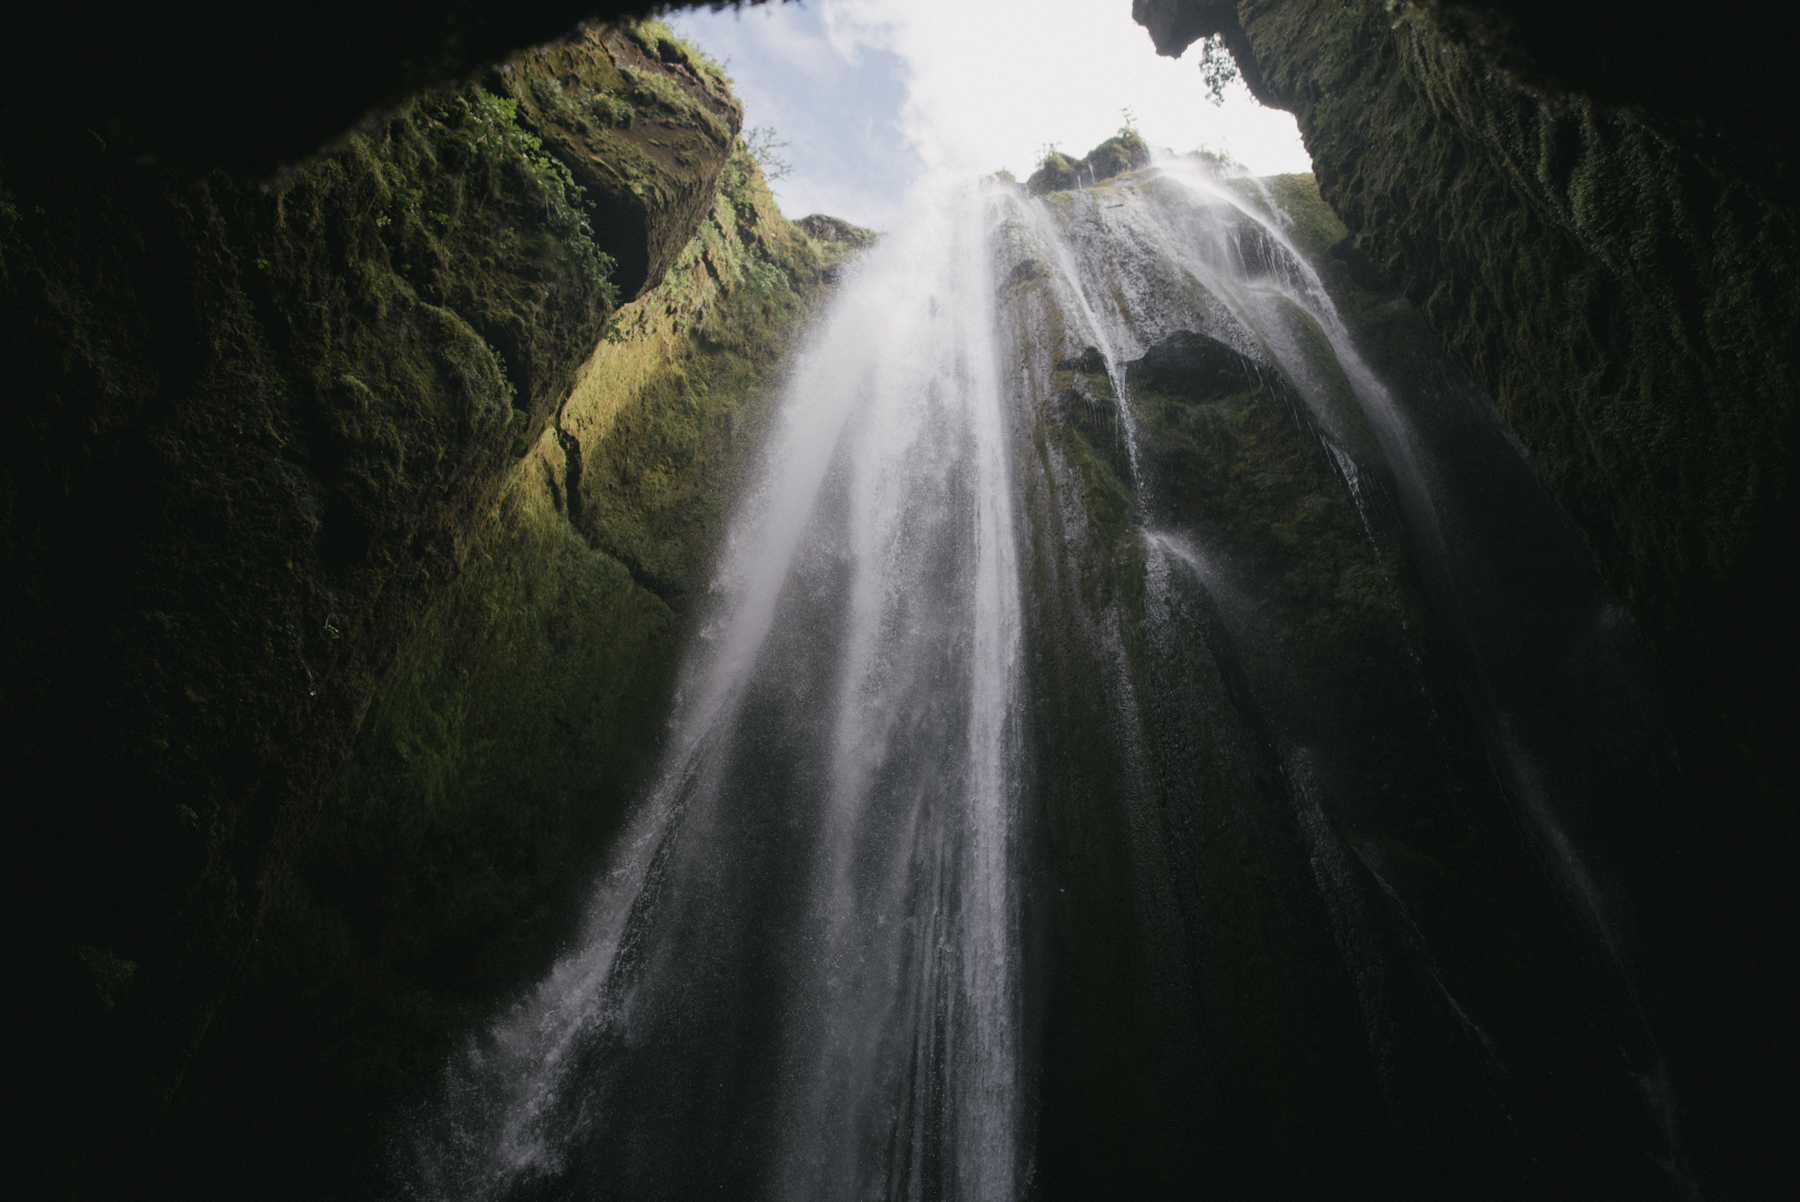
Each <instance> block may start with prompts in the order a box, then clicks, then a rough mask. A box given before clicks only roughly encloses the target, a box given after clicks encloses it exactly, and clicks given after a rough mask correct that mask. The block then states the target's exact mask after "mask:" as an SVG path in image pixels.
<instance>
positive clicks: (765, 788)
mask: <svg viewBox="0 0 1800 1202" xmlns="http://www.w3.org/2000/svg"><path fill="white" fill-rule="evenodd" d="M983 204H984V202H983V201H982V199H981V198H980V196H979V195H978V194H977V193H976V192H974V191H973V190H964V191H960V192H957V193H955V194H953V195H941V196H938V197H935V198H933V199H931V200H928V201H925V202H921V203H920V205H918V206H917V207H916V208H915V209H914V211H913V212H912V213H911V214H910V216H909V218H908V220H907V221H906V223H905V224H904V225H903V227H902V228H901V229H900V230H899V231H898V232H897V233H895V234H894V235H892V236H890V237H888V238H886V239H884V241H883V242H882V243H881V244H880V245H879V246H878V247H877V248H875V249H874V250H873V251H872V252H870V253H869V254H868V255H867V256H866V257H865V258H864V260H863V261H862V262H861V263H859V264H858V265H857V266H856V267H855V268H854V269H853V270H852V271H850V272H848V273H847V278H846V280H845V282H844V283H843V284H842V285H841V288H840V295H839V296H838V297H837V298H836V299H835V301H834V303H833V305H832V308H831V312H830V314H829V316H828V318H827V319H826V320H825V321H824V322H823V323H822V324H821V326H820V327H819V328H818V329H817V331H816V332H815V333H814V335H813V337H811V339H810V340H809V342H808V344H807V346H806V347H805V348H804V349H803V350H802V352H801V353H800V354H799V356H798V358H797V360H796V362H795V363H794V364H793V366H792V369H791V378H790V380H789V383H788V384H787V386H786V389H785V393H784V396H783V398H782V400H781V402H780V408H779V413H778V417H777V428H776V429H775V430H774V432H773V434H772V436H771V437H770V440H769V444H768V447H767V450H766V454H765V458H764V461H763V463H762V466H761V469H760V476H759V478H758V480H757V482H756V484H755V485H754V487H753V488H752V489H751V490H750V492H749V494H748V495H747V496H746V497H745V498H744V500H743V502H742V504H741V506H740V509H739V512H738V513H737V514H736V515H735V517H734V519H733V522H732V526H731V530H730V533H729V536H728V542H727V545H726V547H725V548H724V550H723V552H722V555H721V563H720V566H719V569H718V572H717V578H716V581H715V583H714V586H713V590H712V596H711V599H710V600H711V608H710V611H709V613H708V615H707V617H706V620H705V624H704V627H703V629H702V630H701V632H700V635H699V637H698V639H697V641H696V645H695V646H694V648H693V650H692V651H691V653H690V655H689V659H688V662H687V664H686V666H685V668H684V671H683V675H682V678H681V687H680V693H679V697H678V701H677V704H676V713H675V715H674V717H673V719H672V721H671V725H670V731H669V738H668V750H667V754H666V762H665V764H664V766H663V768H662V770H661V775H660V779H659V780H658V781H657V783H656V785H655V787H654V789H653V790H652V792H651V795H650V796H649V797H648V798H647V800H646V801H645V803H644V804H643V805H642V807H641V808H640V811H639V813H638V815H637V817H636V820H635V826H634V828H633V829H632V830H631V832H630V833H629V835H628V837H627V838H625V839H624V840H622V842H621V847H620V849H619V850H618V852H617V854H616V856H615V859H614V861H613V863H611V864H610V865H609V866H608V868H607V871H606V873H605V875H604V878H603V880H602V882H601V884H600V886H599V888H598V889H597V891H596V894H595V897H594V899H593V902H592V905H591V916H590V919H589V923H588V928H587V931H586V933H585V935H584V937H583V939H582V942H581V946H580V948H579V949H578V950H576V951H575V952H573V953H572V954H570V955H569V956H568V957H566V958H565V959H564V960H563V961H562V962H561V963H559V964H558V965H557V967H556V969H555V971H554V972H553V973H552V974H551V976H550V977H549V978H548V979H547V980H546V981H545V982H544V983H543V984H542V985H541V986H539V987H538V988H537V990H536V991H535V992H534V993H532V994H531V995H530V996H529V997H528V998H526V999H525V1000H524V1001H522V1002H521V1003H520V1004H519V1005H518V1006H516V1007H515V1008H514V1009H513V1010H512V1011H511V1012H510V1013H508V1014H506V1015H505V1016H504V1017H503V1018H502V1019H501V1020H500V1021H499V1022H498V1023H496V1024H495V1025H494V1026H493V1028H492V1029H491V1030H489V1031H487V1032H486V1033H485V1034H484V1035H482V1036H481V1037H480V1038H478V1039H476V1040H475V1041H474V1042H473V1043H472V1044H471V1046H470V1047H469V1049H468V1050H467V1052H466V1054H465V1055H464V1056H463V1057H461V1058H460V1059H459V1061H458V1062H457V1063H456V1064H455V1065H454V1066H453V1068H452V1070H451V1073H450V1080H449V1085H448V1094H447V1101H446V1102H445V1104H444V1106H443V1107H442V1109H441V1111H440V1112H438V1113H435V1114H433V1115H432V1116H430V1118H429V1119H428V1121H426V1122H425V1123H423V1124H422V1125H421V1128H420V1134H419V1136H418V1141H417V1146H416V1148H415V1156H414V1160H415V1167H414V1171H413V1173H412V1175H411V1177H412V1185H411V1188H412V1192H413V1193H414V1194H415V1195H417V1196H421V1197H430V1198H443V1199H453V1198H454V1199H463V1198H468V1199H474V1198H483V1199H486V1198H533V1197H564V1196H568V1195H569V1194H570V1193H575V1194H578V1195H581V1196H592V1197H629V1198H633V1199H650V1198H682V1199H686V1198H692V1197H699V1196H711V1195H717V1194H719V1193H721V1192H723V1193H724V1194H726V1195H727V1196H732V1197H756V1198H765V1197H766V1198H780V1199H801V1198H821V1199H836V1198H889V1199H924V1198H932V1199H950V1198H968V1199H988V1198H1005V1197H1011V1196H1014V1194H1015V1193H1016V1192H1017V1188H1016V1187H1017V1180H1018V1176H1019V1173H1020V1171H1021V1156H1022V1154H1023V1146H1024V1145H1023V1140H1022V1138H1021V1135H1022V1132H1021V1130H1020V1126H1021V1122H1022V1119H1021V1113H1022V1111H1021V1081H1020V1064H1021V1053H1020V1040H1021V1032H1020V1017H1019V1014H1020V1005H1021V1003H1020V997H1019V984H1018V982H1019V959H1020V947H1019V944H1020V932H1019V922H1020V920H1019V897H1018V880H1019V873H1018V871H1017V868H1016V866H1015V860H1016V858H1017V855H1018V851H1017V847H1016V842H1017V836H1016V829H1015V828H1016V825H1017V822H1018V808H1019V804H1020V802H1019V782H1020V773H1019V764H1018V759H1019V734H1020V732H1019V727H1018V719H1017V711H1018V698H1017V692H1018V683H1017V680H1016V674H1017V659H1018V655H1019V637H1020V626H1019V599H1018V576H1017V568H1016V564H1015V549H1014V545H1013V528H1014V523H1013V515H1012V510H1011V497H1010V490H1009V486H1008V480H1009V477H1008V464H1007V448H1006V440H1005V427H1004V421H1003V415H1002V414H1001V412H1000V409H999V399H1000V396H1001V390H1000V387H999V383H998V361H997V359H996V353H995V347H994V343H993V338H992V327H993V322H992V312H993V301H992V287H993V285H992V280H991V278H990V263H991V259H990V256H989V255H988V253H987V252H986V242H985V238H986V231H985V226H984V220H985V219H984V212H983Z"/></svg>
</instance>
